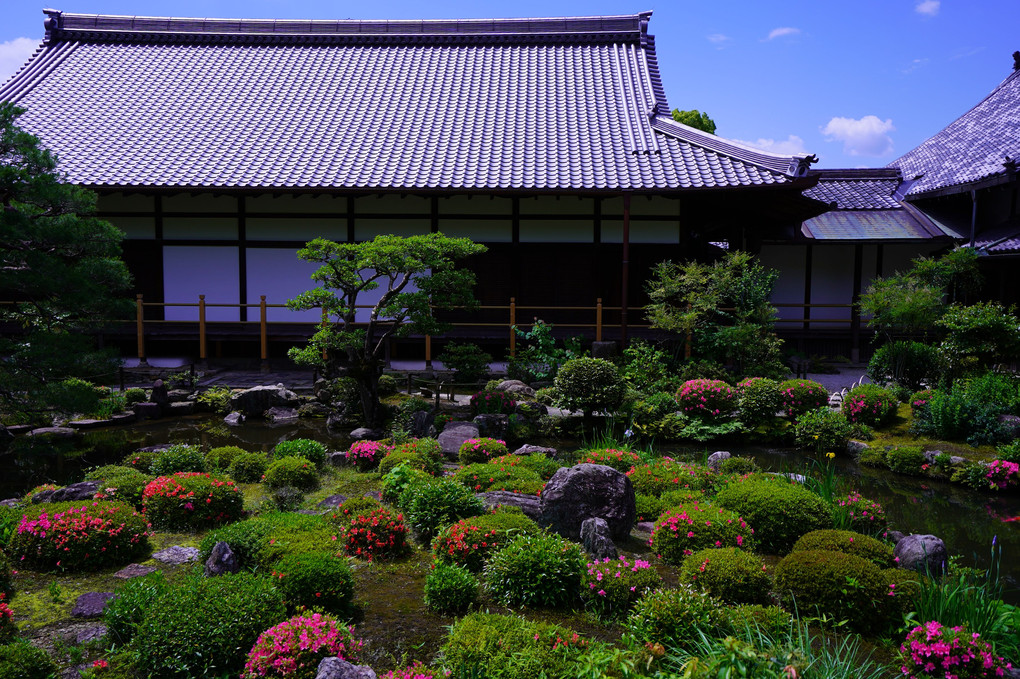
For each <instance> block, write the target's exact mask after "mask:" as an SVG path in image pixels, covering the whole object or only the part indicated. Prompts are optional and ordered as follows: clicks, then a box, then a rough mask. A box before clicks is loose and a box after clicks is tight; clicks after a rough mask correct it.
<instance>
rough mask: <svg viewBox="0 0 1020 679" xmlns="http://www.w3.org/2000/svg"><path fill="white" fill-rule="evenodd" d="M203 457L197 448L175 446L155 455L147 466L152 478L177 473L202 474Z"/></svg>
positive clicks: (181, 445)
mask: <svg viewBox="0 0 1020 679" xmlns="http://www.w3.org/2000/svg"><path fill="white" fill-rule="evenodd" d="M204 471H205V456H204V455H203V454H202V449H201V448H199V447H198V446H188V445H184V444H175V445H172V446H170V447H169V448H167V449H166V450H161V451H159V452H158V453H156V457H155V459H153V461H152V464H150V465H149V473H150V474H152V475H153V476H167V475H169V474H176V473H177V472H204Z"/></svg>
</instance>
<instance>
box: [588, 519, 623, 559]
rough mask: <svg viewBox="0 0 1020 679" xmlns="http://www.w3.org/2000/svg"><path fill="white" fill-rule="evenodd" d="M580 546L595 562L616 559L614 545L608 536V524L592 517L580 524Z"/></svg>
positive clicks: (603, 520)
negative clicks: (582, 546)
mask: <svg viewBox="0 0 1020 679" xmlns="http://www.w3.org/2000/svg"><path fill="white" fill-rule="evenodd" d="M581 544H582V545H584V551H586V552H588V554H589V555H591V557H592V558H593V559H595V560H599V559H615V558H616V555H617V552H616V545H615V544H613V538H612V537H611V536H610V535H609V524H608V523H606V520H605V519H600V518H598V517H592V518H590V519H585V520H584V523H582V524H581Z"/></svg>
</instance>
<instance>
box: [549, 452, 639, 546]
mask: <svg viewBox="0 0 1020 679" xmlns="http://www.w3.org/2000/svg"><path fill="white" fill-rule="evenodd" d="M541 506H542V519H541V521H540V523H541V524H542V525H544V526H548V527H549V528H550V529H551V530H552V531H553V532H555V533H559V534H560V535H562V536H563V537H565V538H568V539H570V540H577V539H578V536H579V535H580V533H581V524H583V523H584V521H585V519H590V518H592V517H598V518H601V519H605V521H606V523H607V524H609V532H610V535H612V537H613V539H614V540H623V539H625V538H626V537H627V536H628V535H630V531H631V528H633V527H634V518H635V516H636V514H637V512H636V510H635V507H634V486H632V485H631V483H630V479H629V478H627V475H626V474H623V473H621V472H618V471H616V470H615V469H613V468H612V467H607V466H606V465H601V464H579V465H575V466H573V467H563V468H561V469H559V470H558V471H557V472H556V473H555V474H553V477H552V478H551V479H549V482H548V483H546V484H545V488H544V489H543V490H542V499H541Z"/></svg>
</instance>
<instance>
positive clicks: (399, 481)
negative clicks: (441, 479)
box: [379, 454, 430, 504]
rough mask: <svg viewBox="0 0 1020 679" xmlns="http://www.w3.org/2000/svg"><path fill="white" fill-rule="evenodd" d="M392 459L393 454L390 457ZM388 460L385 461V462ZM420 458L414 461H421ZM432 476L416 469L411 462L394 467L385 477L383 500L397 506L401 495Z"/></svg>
mask: <svg viewBox="0 0 1020 679" xmlns="http://www.w3.org/2000/svg"><path fill="white" fill-rule="evenodd" d="M390 457H392V454H391V455H390ZM387 459H389V458H388V457H387V458H384V459H383V462H385V461H386V460H387ZM421 459H424V458H421V457H420V456H418V457H415V458H413V460H421ZM379 470H380V473H382V466H381V465H380V468H379ZM429 476H430V475H429V474H428V473H427V472H424V471H422V470H421V469H419V468H418V467H415V466H414V465H413V464H412V463H411V462H408V461H404V462H401V463H399V464H396V465H394V466H393V467H392V468H391V469H390V470H389V471H388V472H386V475H385V476H383V481H382V484H383V487H382V496H383V499H384V500H386V501H387V502H389V503H391V504H395V503H396V502H397V500H398V499H400V496H401V494H402V493H403V492H404V490H405V489H406V488H407V487H408V486H409V485H410V484H412V483H417V482H419V481H422V480H424V479H427V478H428V477H429Z"/></svg>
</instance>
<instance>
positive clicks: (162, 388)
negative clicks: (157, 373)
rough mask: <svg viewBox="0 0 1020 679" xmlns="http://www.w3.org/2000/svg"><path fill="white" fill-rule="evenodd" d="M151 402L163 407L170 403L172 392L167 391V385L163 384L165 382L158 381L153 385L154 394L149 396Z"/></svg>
mask: <svg viewBox="0 0 1020 679" xmlns="http://www.w3.org/2000/svg"><path fill="white" fill-rule="evenodd" d="M149 400H150V401H152V402H153V403H158V404H159V405H161V406H165V405H167V404H168V403H170V392H169V391H168V390H167V388H166V385H165V384H163V380H156V381H155V382H153V383H152V392H151V393H150V394H149Z"/></svg>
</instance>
